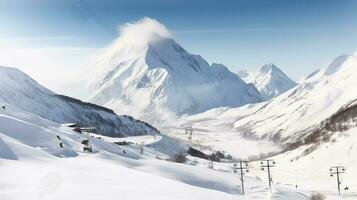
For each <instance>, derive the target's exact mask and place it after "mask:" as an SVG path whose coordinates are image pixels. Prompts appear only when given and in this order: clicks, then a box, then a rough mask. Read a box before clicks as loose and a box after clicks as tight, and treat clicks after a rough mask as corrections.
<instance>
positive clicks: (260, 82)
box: [240, 63, 296, 99]
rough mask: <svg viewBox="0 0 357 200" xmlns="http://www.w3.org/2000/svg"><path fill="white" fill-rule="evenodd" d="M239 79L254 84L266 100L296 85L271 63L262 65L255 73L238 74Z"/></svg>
mask: <svg viewBox="0 0 357 200" xmlns="http://www.w3.org/2000/svg"><path fill="white" fill-rule="evenodd" d="M240 77H241V78H242V79H243V80H244V81H245V82H246V83H252V84H254V85H255V87H256V88H257V89H258V90H259V91H260V93H261V94H262V95H263V96H264V97H265V98H266V99H271V98H273V97H276V96H278V95H279V94H281V93H283V92H285V91H287V90H289V89H291V88H292V87H294V86H296V83H295V82H294V81H293V80H292V79H290V78H289V77H288V76H287V75H286V74H285V73H284V72H283V71H281V70H280V69H279V68H278V67H277V66H276V65H274V64H273V63H269V64H265V65H263V66H262V67H261V68H260V69H259V70H258V71H257V72H253V73H247V72H240Z"/></svg>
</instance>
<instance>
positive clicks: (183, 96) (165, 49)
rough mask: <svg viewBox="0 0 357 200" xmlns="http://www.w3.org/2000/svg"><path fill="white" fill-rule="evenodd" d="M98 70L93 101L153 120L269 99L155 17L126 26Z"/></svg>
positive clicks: (100, 60)
mask: <svg viewBox="0 0 357 200" xmlns="http://www.w3.org/2000/svg"><path fill="white" fill-rule="evenodd" d="M93 69H94V73H93V75H92V76H91V79H90V81H89V82H90V84H89V85H90V86H89V88H90V90H89V94H90V95H89V98H88V99H89V101H91V102H94V103H96V104H99V105H104V106H106V107H109V108H112V109H114V110H115V111H117V112H123V113H130V114H132V115H134V116H135V117H139V118H142V119H145V120H150V121H156V120H159V119H162V118H165V117H167V116H176V115H183V114H195V113H199V112H203V111H206V110H208V109H211V108H216V107H220V106H231V107H235V106H241V105H245V104H248V103H256V102H260V101H262V100H263V99H264V98H263V97H262V96H261V95H260V93H259V92H258V90H257V89H256V88H255V87H254V86H253V85H251V84H246V83H245V82H244V81H242V80H241V79H240V78H239V77H238V76H237V75H236V74H234V73H232V72H230V71H229V70H228V69H227V68H226V67H225V66H223V65H221V64H212V65H210V64H208V63H207V62H206V61H205V60H204V59H203V58H202V57H201V56H199V55H193V54H190V53H189V52H187V51H186V50H185V49H184V48H183V47H181V46H180V45H179V44H177V43H176V42H175V41H174V40H173V39H172V37H171V34H170V33H169V31H168V30H167V29H166V28H165V27H164V26H163V25H161V24H160V23H158V22H157V21H155V20H153V19H149V18H144V19H142V20H140V21H138V22H137V23H135V24H127V25H126V26H124V27H122V29H121V33H120V37H119V38H118V39H117V40H115V42H114V43H113V44H112V45H110V46H109V47H107V48H106V49H105V50H104V52H103V53H102V55H100V56H99V57H98V59H97V60H96V61H95V64H94V66H93Z"/></svg>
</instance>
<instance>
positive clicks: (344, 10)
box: [0, 0, 357, 93]
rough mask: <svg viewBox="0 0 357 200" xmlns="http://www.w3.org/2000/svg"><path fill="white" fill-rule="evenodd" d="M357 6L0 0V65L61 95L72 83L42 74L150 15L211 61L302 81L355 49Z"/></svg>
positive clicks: (274, 1)
mask: <svg viewBox="0 0 357 200" xmlns="http://www.w3.org/2000/svg"><path fill="white" fill-rule="evenodd" d="M356 10H357V0H219V1H218V0H205V1H198V0H196V1H195V0H192V1H188V0H153V1H149V0H62V1H59V0H0V25H1V26H0V28H1V30H0V54H3V57H2V58H1V55H0V65H5V64H6V65H16V66H18V65H19V66H18V67H20V68H21V69H23V70H24V71H25V72H27V73H29V74H30V75H32V76H34V77H35V79H39V81H40V82H41V83H44V84H48V87H50V88H51V89H54V90H56V91H60V92H65V93H66V89H62V88H61V87H70V86H71V85H65V84H62V85H61V84H58V82H59V81H57V82H55V81H50V80H46V76H47V74H46V73H50V72H51V71H52V72H53V68H61V67H62V68H63V71H66V70H67V73H70V72H71V71H72V72H73V73H74V72H75V71H76V70H77V71H80V70H81V69H80V68H79V66H80V63H81V62H82V60H84V59H85V58H86V57H88V55H90V54H91V52H93V51H95V49H98V48H103V47H105V46H106V45H108V44H109V43H110V42H111V41H112V40H113V39H114V38H116V37H117V27H118V26H120V25H121V24H123V23H125V22H132V21H135V20H138V19H140V18H142V17H145V16H147V17H151V18H154V19H156V20H158V21H159V22H161V23H163V24H164V25H165V26H166V27H167V28H168V29H169V30H171V31H172V32H173V34H174V36H175V39H176V41H177V42H178V43H180V44H181V45H182V46H183V47H184V48H186V49H187V50H188V51H190V52H191V53H195V54H200V55H201V56H203V57H204V58H205V59H206V60H208V61H209V62H220V63H223V64H225V65H227V66H228V67H229V68H230V69H231V70H232V71H237V70H240V69H248V70H256V69H257V68H258V67H260V66H261V65H263V64H265V63H268V62H273V63H275V64H277V65H278V66H280V67H281V68H282V69H283V70H284V71H285V72H286V73H287V74H289V75H290V76H292V77H293V78H294V79H299V78H301V77H303V76H305V75H307V74H308V73H310V72H312V71H313V70H315V69H317V68H320V67H322V66H323V65H325V64H326V63H328V62H329V61H330V60H331V59H333V58H334V57H336V56H338V55H340V54H343V53H352V52H355V51H357V20H356V19H357V12H356ZM9 49H10V50H9ZM48 49H50V50H51V51H50V53H49V51H48ZM20 50H21V51H22V53H17V52H18V51H20ZM92 50H93V51H92ZM9 51H10V52H12V53H9ZM34 51H35V53H33V52H34ZM14 52H15V53H14ZM29 52H31V53H29ZM48 54H50V55H48ZM4 55H6V56H4ZM24 55H25V57H26V55H27V57H26V58H22V56H24ZM29 55H31V56H29ZM36 56H37V57H38V58H37V57H36ZM4 57H5V58H4ZM35 58H37V60H36V59H35ZM41 58H43V59H42V60H41ZM34 59H35V60H34ZM2 62H3V63H2ZM22 62H23V63H22ZM25 65H26V66H25ZM39 65H41V66H39ZM41 70H42V71H41ZM44 74H46V76H44ZM53 76H56V74H55V75H53ZM47 77H51V76H50V75H49V76H47ZM67 77H68V80H69V78H71V77H70V76H67ZM47 79H49V78H47ZM64 82H68V81H64ZM56 84H57V85H56Z"/></svg>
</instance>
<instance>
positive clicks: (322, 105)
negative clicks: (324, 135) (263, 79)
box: [235, 54, 357, 141]
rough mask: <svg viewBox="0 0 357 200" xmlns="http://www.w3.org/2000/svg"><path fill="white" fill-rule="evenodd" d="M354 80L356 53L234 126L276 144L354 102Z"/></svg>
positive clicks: (344, 57)
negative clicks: (274, 141)
mask: <svg viewBox="0 0 357 200" xmlns="http://www.w3.org/2000/svg"><path fill="white" fill-rule="evenodd" d="M356 80H357V54H353V55H343V56H340V57H338V58H336V59H335V60H334V61H332V62H331V63H330V64H329V65H327V66H326V67H323V68H322V69H320V70H318V71H316V72H314V73H313V74H311V75H310V76H308V77H307V78H306V79H305V80H304V81H303V82H302V83H300V84H299V85H298V86H296V87H294V88H292V89H290V90H289V91H287V92H285V93H283V94H281V95H279V96H278V97H276V98H274V99H272V100H270V101H269V102H267V103H266V104H265V105H264V106H262V107H261V108H259V109H258V110H257V111H256V112H254V113H252V114H251V115H249V116H246V117H244V118H242V119H239V120H238V121H237V122H236V123H235V127H236V128H237V130H244V131H246V132H249V133H250V134H253V135H255V136H258V137H262V138H270V139H273V138H274V140H277V141H279V140H280V139H282V138H286V137H288V136H289V135H291V134H292V133H294V132H297V131H299V130H302V129H305V128H307V127H309V126H311V125H313V124H316V123H320V122H321V121H322V120H324V119H325V118H327V117H329V116H330V115H332V114H333V113H335V112H336V111H337V110H338V109H340V108H341V107H342V106H343V105H345V104H346V103H347V102H349V101H350V100H354V99H356V98H357V90H356V88H355V84H356Z"/></svg>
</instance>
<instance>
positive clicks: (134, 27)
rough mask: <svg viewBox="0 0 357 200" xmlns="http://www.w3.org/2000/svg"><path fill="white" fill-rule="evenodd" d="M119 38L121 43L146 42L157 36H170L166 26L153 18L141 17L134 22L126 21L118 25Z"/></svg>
mask: <svg viewBox="0 0 357 200" xmlns="http://www.w3.org/2000/svg"><path fill="white" fill-rule="evenodd" d="M119 35H120V37H119V40H120V42H123V43H133V42H138V43H142V42H148V41H152V40H155V39H156V38H157V37H161V38H171V37H172V35H171V33H170V32H169V31H168V30H167V28H166V27H165V26H164V25H162V24H160V23H159V22H158V21H156V20H155V19H151V18H149V17H145V18H142V19H140V20H138V21H136V22H134V23H126V24H124V25H123V26H120V27H119Z"/></svg>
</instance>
